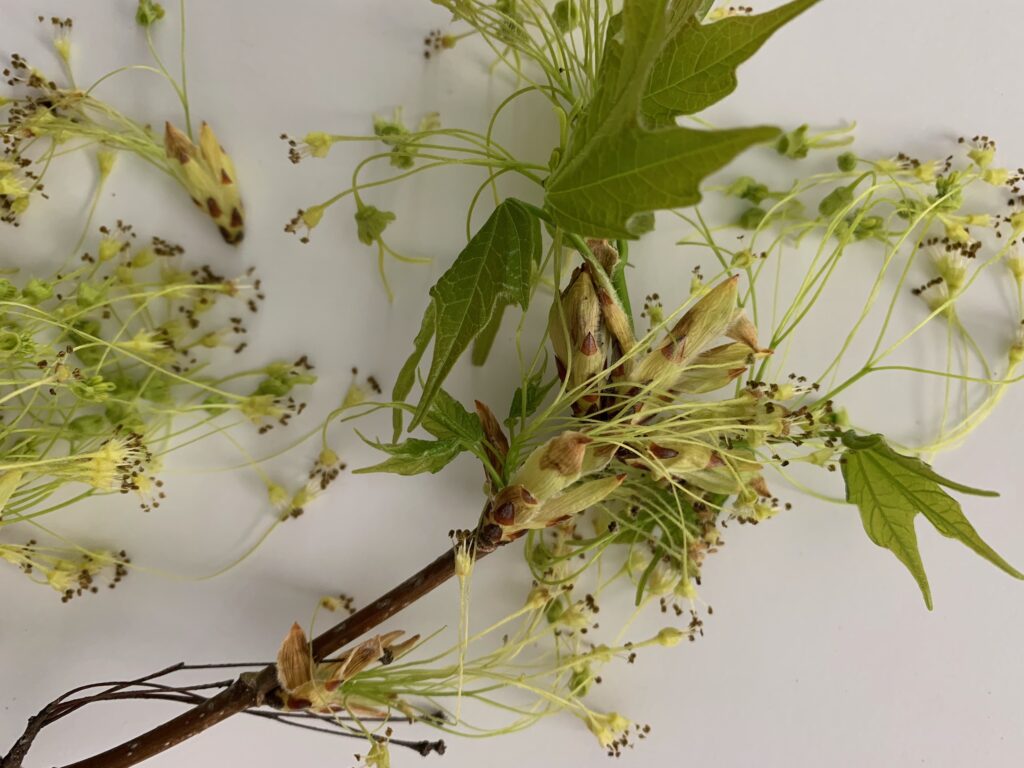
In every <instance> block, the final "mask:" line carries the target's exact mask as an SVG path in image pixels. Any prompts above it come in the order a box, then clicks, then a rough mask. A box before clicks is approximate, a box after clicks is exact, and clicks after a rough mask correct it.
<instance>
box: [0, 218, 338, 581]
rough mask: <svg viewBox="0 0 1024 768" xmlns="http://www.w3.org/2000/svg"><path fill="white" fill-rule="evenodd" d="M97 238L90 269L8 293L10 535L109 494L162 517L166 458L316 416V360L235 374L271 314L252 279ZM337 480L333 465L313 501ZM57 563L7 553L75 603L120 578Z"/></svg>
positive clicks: (3, 338)
mask: <svg viewBox="0 0 1024 768" xmlns="http://www.w3.org/2000/svg"><path fill="white" fill-rule="evenodd" d="M98 234H99V237H98V238H97V239H96V240H95V242H94V243H93V246H94V247H91V248H89V250H88V251H87V252H85V253H84V254H82V255H81V256H80V258H79V261H78V264H77V265H73V264H72V265H70V266H69V267H67V268H64V269H61V270H59V271H57V272H55V273H53V274H50V275H45V276H44V275H39V276H24V277H21V276H19V277H18V279H16V280H8V279H2V280H0V528H8V527H9V526H10V527H12V528H11V529H12V530H14V529H13V526H15V525H19V524H21V525H23V526H24V525H27V524H29V523H30V521H32V520H34V519H36V518H38V517H39V516H41V515H43V514H46V513H47V512H49V511H51V510H55V509H59V508H62V507H64V506H67V505H68V504H71V503H75V502H77V501H78V500H81V499H83V498H86V497H88V496H93V495H98V494H111V493H116V494H123V495H126V496H130V497H134V498H135V499H136V500H137V503H138V504H139V506H140V507H141V508H142V509H143V510H144V511H152V510H157V509H159V508H160V507H161V505H162V504H163V503H164V502H165V499H166V493H167V492H166V488H165V485H164V481H163V480H161V479H160V477H159V473H160V468H161V463H162V462H161V456H162V455H163V454H165V453H166V452H168V451H171V450H174V449H175V447H176V446H179V445H183V444H187V443H190V442H194V441H195V440H197V439H200V438H202V437H204V436H207V435H213V434H217V433H218V432H220V431H223V430H225V429H228V428H230V427H231V426H232V425H233V424H239V423H244V422H250V421H251V422H254V423H255V425H256V427H257V429H258V431H259V432H261V433H263V432H266V431H268V430H270V429H272V428H274V427H276V426H283V425H287V424H288V422H289V421H290V419H291V418H292V417H293V416H294V415H296V414H298V413H300V412H301V411H302V410H303V409H304V407H305V406H304V403H303V402H302V401H301V400H299V399H297V396H296V393H297V392H298V391H300V390H301V388H303V387H306V386H308V385H310V384H312V383H313V382H314V381H315V377H314V376H313V374H312V372H311V368H312V366H311V365H310V364H309V362H308V360H307V359H306V358H305V357H301V358H299V359H298V360H297V361H295V362H294V363H283V362H282V363H272V364H270V365H264V366H259V367H255V368H244V367H241V368H238V367H234V366H224V364H223V363H224V361H225V359H234V357H235V355H237V354H240V353H241V352H242V351H243V350H244V348H245V346H246V342H245V338H246V337H247V335H248V333H247V329H246V321H245V316H246V315H247V314H252V313H254V312H257V311H258V310H259V305H260V303H261V302H262V300H263V293H262V286H261V282H260V280H259V279H258V278H256V277H255V276H254V275H253V274H252V272H251V270H250V272H248V273H246V274H245V275H243V276H242V277H240V278H228V277H225V276H223V275H221V274H219V273H218V272H216V271H215V270H214V269H212V268H211V267H209V266H199V267H189V266H187V265H186V263H185V261H184V259H185V255H184V249H182V248H181V247H180V246H178V245H176V244H174V243H170V242H168V241H166V240H163V239H160V238H154V239H152V240H150V241H149V242H139V238H138V237H137V236H136V233H135V232H134V230H133V229H132V227H130V226H129V225H127V224H124V223H122V222H118V224H117V226H115V227H101V228H100V231H99V233H98ZM218 360H219V361H221V365H220V367H221V368H222V369H224V368H227V370H226V371H224V372H223V373H221V374H219V375H218V374H216V373H215V372H216V371H217V369H218V364H217V363H218ZM232 368H235V369H234V370H231V369H232ZM232 416H233V417H234V418H233V419H232V418H231V417H232ZM172 425H173V428H172ZM338 468H339V462H338V459H337V457H336V456H329V455H327V454H326V453H325V454H324V455H323V456H322V457H321V461H320V462H318V464H317V465H316V466H315V467H314V469H313V470H312V471H311V475H310V478H309V479H308V483H307V484H304V486H303V487H304V488H305V487H306V485H308V486H309V490H307V491H306V498H307V500H308V499H309V498H312V496H313V495H315V494H314V490H316V491H317V492H318V491H319V490H322V489H323V488H325V487H326V486H327V485H328V484H329V483H330V482H331V481H332V480H333V479H334V478H335V477H336V476H337V472H338ZM65 489H67V490H65ZM48 552H50V555H49V557H50V559H46V558H42V557H41V556H39V555H38V554H37V555H36V556H32V557H30V556H29V555H28V554H26V551H25V549H24V547H22V546H20V545H16V544H7V543H3V544H0V555H2V556H3V557H4V559H7V560H10V561H11V562H15V563H16V564H24V563H30V564H32V565H33V569H34V572H36V573H41V574H44V575H45V578H46V581H47V582H48V583H50V584H51V585H52V586H54V587H55V588H58V591H60V592H61V593H62V594H65V593H66V592H67V590H68V586H67V583H68V579H69V578H71V575H69V574H81V573H86V574H88V575H89V576H92V575H95V573H96V572H97V570H98V569H100V568H101V567H102V566H101V565H100V564H101V563H102V564H109V562H108V561H107V560H104V558H102V557H100V556H99V555H96V554H95V553H92V554H90V556H89V558H90V559H87V560H85V561H82V560H81V557H80V554H81V553H78V554H76V553H75V552H74V551H68V552H67V553H65V554H60V555H58V554H55V553H54V552H53V551H49V550H48ZM83 563H84V564H83ZM122 565H123V564H122ZM90 591H91V590H90Z"/></svg>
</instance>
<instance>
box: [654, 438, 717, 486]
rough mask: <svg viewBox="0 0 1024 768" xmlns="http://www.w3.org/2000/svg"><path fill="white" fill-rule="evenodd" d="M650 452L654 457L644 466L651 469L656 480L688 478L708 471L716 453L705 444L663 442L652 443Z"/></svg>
mask: <svg viewBox="0 0 1024 768" xmlns="http://www.w3.org/2000/svg"><path fill="white" fill-rule="evenodd" d="M647 450H648V452H649V453H650V455H651V456H652V457H653V460H652V459H645V460H643V461H644V466H648V467H651V473H652V475H653V477H654V479H655V480H661V479H662V478H670V477H677V478H686V477H687V476H689V475H691V474H693V473H695V472H700V471H701V470H705V469H708V468H709V467H710V466H711V465H712V457H713V455H714V451H712V450H711V447H710V446H708V445H705V444H703V443H694V442H687V443H684V442H675V441H668V440H666V441H663V442H661V443H651V444H650V445H649V446H648V449H647Z"/></svg>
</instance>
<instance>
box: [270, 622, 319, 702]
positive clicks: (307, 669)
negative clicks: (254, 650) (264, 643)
mask: <svg viewBox="0 0 1024 768" xmlns="http://www.w3.org/2000/svg"><path fill="white" fill-rule="evenodd" d="M312 671H313V657H312V655H310V652H309V641H307V640H306V633H305V632H303V631H302V627H300V626H299V625H298V624H297V623H296V624H292V628H291V631H290V632H288V635H287V636H286V637H285V639H284V642H282V643H281V648H280V649H279V650H278V652H277V682H278V685H280V686H281V688H282V689H283V690H284V691H285V692H286V693H290V692H291V691H294V690H295V689H297V688H299V687H300V686H302V685H303V684H305V683H308V682H309V681H310V679H311V678H312Z"/></svg>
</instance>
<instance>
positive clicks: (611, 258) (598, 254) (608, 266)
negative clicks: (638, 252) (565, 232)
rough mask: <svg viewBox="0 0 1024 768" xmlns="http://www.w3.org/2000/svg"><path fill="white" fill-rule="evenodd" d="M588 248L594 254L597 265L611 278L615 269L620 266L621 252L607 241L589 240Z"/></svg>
mask: <svg viewBox="0 0 1024 768" xmlns="http://www.w3.org/2000/svg"><path fill="white" fill-rule="evenodd" d="M587 247H588V248H590V252H591V253H592V254H594V258H595V259H597V263H598V264H600V265H601V266H602V267H603V268H604V271H605V273H606V274H607V275H608V276H609V277H611V276H612V274H613V273H614V272H615V268H616V267H617V266H618V265H619V252H618V251H617V250H615V248H613V247H612V246H611V245H610V244H609V243H608V241H607V240H593V239H592V240H587Z"/></svg>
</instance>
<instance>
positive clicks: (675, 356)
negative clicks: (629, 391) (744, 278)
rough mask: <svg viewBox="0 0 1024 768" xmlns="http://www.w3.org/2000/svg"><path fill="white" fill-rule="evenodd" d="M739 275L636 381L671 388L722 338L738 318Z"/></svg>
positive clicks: (690, 315)
mask: <svg viewBox="0 0 1024 768" xmlns="http://www.w3.org/2000/svg"><path fill="white" fill-rule="evenodd" d="M738 295H739V275H734V276H732V277H729V278H726V279H725V280H723V281H722V282H720V283H719V284H718V285H716V286H715V287H714V288H712V289H711V290H710V291H708V293H707V294H706V295H705V296H704V297H703V298H701V299H700V301H698V302H697V303H696V304H695V305H694V306H693V307H691V308H690V310H689V311H688V312H686V314H684V315H683V316H682V317H681V318H680V319H679V321H678V322H677V323H676V324H675V326H673V328H672V330H671V331H669V332H668V334H667V335H666V337H665V339H664V340H663V341H662V342H661V343H660V344H659V345H658V346H657V348H655V349H654V351H653V352H651V353H650V354H649V355H647V357H645V358H644V359H643V360H641V361H640V363H639V364H638V365H637V366H636V368H635V369H634V371H633V375H632V380H633V381H636V382H639V383H650V382H655V383H658V384H662V385H666V386H668V387H671V382H672V381H673V380H674V379H675V378H676V377H677V376H678V375H679V372H680V370H681V368H682V367H683V366H685V365H686V363H687V362H688V361H690V360H692V359H693V358H695V357H696V356H697V355H698V354H700V352H701V351H702V350H703V349H704V348H705V347H706V346H707V345H708V344H710V343H711V342H712V341H714V340H715V339H716V338H718V337H719V336H722V335H723V334H724V333H725V331H726V329H727V328H728V327H729V325H730V324H731V322H732V320H733V318H734V317H735V316H736V298H737V296H738Z"/></svg>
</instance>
